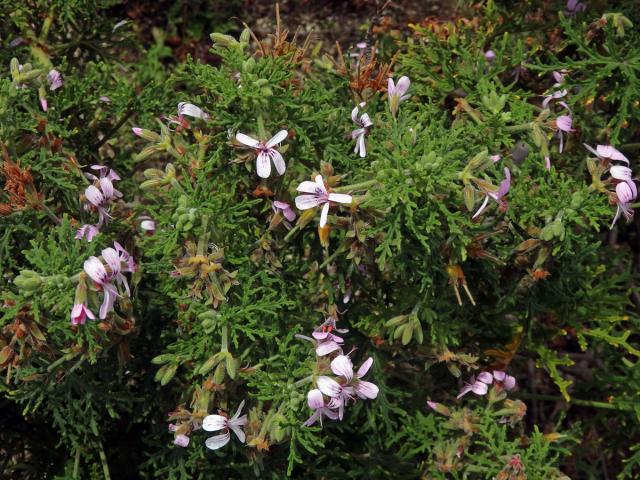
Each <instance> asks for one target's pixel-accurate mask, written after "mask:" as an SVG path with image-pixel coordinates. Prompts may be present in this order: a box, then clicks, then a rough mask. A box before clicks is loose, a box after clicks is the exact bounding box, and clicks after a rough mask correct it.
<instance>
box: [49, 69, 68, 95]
mask: <svg viewBox="0 0 640 480" xmlns="http://www.w3.org/2000/svg"><path fill="white" fill-rule="evenodd" d="M47 81H48V82H49V88H50V89H51V91H53V90H57V89H58V88H60V87H62V85H63V84H64V82H63V81H62V75H60V72H59V71H58V70H55V69H54V70H51V71H49V73H48V74H47Z"/></svg>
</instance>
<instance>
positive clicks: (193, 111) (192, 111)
mask: <svg viewBox="0 0 640 480" xmlns="http://www.w3.org/2000/svg"><path fill="white" fill-rule="evenodd" d="M178 115H179V116H181V117H182V116H183V115H187V116H189V117H193V118H201V119H203V120H208V119H209V114H208V113H206V112H204V111H203V110H202V109H201V108H200V107H198V106H196V105H194V104H193V103H186V102H180V103H179V104H178Z"/></svg>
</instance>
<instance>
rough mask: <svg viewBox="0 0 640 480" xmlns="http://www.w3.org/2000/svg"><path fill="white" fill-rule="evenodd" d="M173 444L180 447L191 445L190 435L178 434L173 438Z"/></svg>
mask: <svg viewBox="0 0 640 480" xmlns="http://www.w3.org/2000/svg"><path fill="white" fill-rule="evenodd" d="M173 444H174V445H177V446H178V447H187V446H188V445H189V437H187V436H186V435H176V437H175V438H174V439H173Z"/></svg>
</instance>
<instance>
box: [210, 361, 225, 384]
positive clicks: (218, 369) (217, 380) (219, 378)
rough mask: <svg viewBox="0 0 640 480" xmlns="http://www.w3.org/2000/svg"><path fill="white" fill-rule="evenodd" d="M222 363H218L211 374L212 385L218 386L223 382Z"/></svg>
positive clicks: (223, 367) (223, 368)
mask: <svg viewBox="0 0 640 480" xmlns="http://www.w3.org/2000/svg"><path fill="white" fill-rule="evenodd" d="M224 365H225V364H224V362H220V363H219V364H218V366H217V367H216V371H215V373H214V374H213V381H214V383H217V384H220V383H222V382H223V381H224V374H225V366H224Z"/></svg>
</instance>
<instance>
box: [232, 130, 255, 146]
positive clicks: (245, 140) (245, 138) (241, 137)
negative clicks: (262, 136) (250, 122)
mask: <svg viewBox="0 0 640 480" xmlns="http://www.w3.org/2000/svg"><path fill="white" fill-rule="evenodd" d="M236 140H237V141H239V142H240V143H242V144H243V145H246V146H247V147H251V148H256V147H257V146H258V145H260V142H259V141H258V140H256V139H255V138H251V137H250V136H249V135H245V134H244V133H236Z"/></svg>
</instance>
